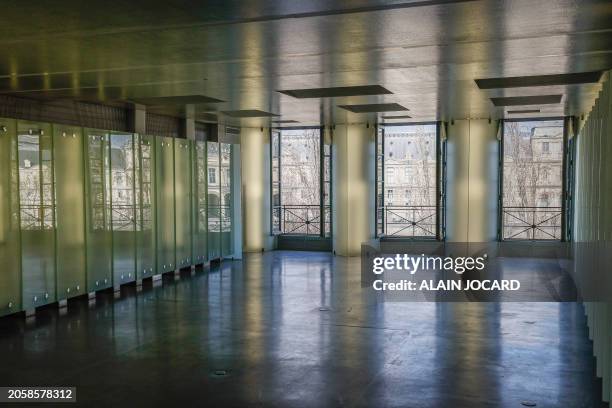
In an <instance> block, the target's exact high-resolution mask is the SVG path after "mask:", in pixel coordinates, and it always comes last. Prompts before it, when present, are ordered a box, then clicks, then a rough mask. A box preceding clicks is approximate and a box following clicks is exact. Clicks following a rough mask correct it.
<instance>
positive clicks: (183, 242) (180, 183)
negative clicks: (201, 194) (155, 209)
mask: <svg viewBox="0 0 612 408" xmlns="http://www.w3.org/2000/svg"><path fill="white" fill-rule="evenodd" d="M191 146H192V142H191V141H189V140H184V139H176V140H175V141H174V181H175V184H174V194H175V199H176V201H175V214H176V224H175V225H176V264H177V268H184V267H186V266H189V265H191V210H192V207H191Z"/></svg>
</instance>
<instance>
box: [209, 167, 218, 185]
mask: <svg viewBox="0 0 612 408" xmlns="http://www.w3.org/2000/svg"><path fill="white" fill-rule="evenodd" d="M208 183H209V184H216V183H217V169H214V168H213V169H208Z"/></svg>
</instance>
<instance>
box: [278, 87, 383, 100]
mask: <svg viewBox="0 0 612 408" xmlns="http://www.w3.org/2000/svg"><path fill="white" fill-rule="evenodd" d="M278 92H280V93H283V94H285V95H289V96H293V97H294V98H338V97H342V96H363V95H389V94H392V93H393V92H391V91H389V90H388V89H386V88H383V87H382V86H380V85H362V86H336V87H331V88H308V89H290V90H286V91H278Z"/></svg>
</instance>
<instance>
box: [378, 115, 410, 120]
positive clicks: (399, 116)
mask: <svg viewBox="0 0 612 408" xmlns="http://www.w3.org/2000/svg"><path fill="white" fill-rule="evenodd" d="M411 118H412V116H409V115H396V116H382V119H385V120H389V119H411Z"/></svg>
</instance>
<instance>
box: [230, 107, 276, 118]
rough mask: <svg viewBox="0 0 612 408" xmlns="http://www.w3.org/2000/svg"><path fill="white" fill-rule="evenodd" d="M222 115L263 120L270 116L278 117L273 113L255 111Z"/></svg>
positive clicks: (243, 110) (237, 111) (232, 112)
mask: <svg viewBox="0 0 612 408" xmlns="http://www.w3.org/2000/svg"><path fill="white" fill-rule="evenodd" d="M221 113H223V114H224V115H227V116H230V117H232V118H264V117H270V116H279V115H277V114H275V113H270V112H264V111H261V110H257V109H242V110H235V111H223V112H221Z"/></svg>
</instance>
